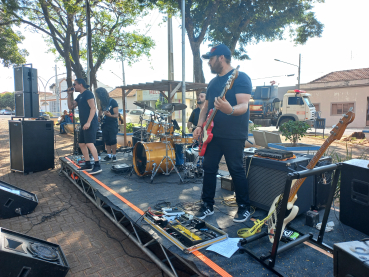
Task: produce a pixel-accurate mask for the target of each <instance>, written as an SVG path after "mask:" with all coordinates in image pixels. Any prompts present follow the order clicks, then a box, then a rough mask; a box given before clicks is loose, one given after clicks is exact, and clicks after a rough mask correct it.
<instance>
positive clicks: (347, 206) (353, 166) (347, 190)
mask: <svg viewBox="0 0 369 277" xmlns="http://www.w3.org/2000/svg"><path fill="white" fill-rule="evenodd" d="M368 164H369V161H368V160H359V159H353V160H349V161H346V162H344V163H342V169H341V190H340V220H341V222H342V223H343V224H346V225H348V226H350V227H352V228H354V229H356V230H358V231H360V232H363V233H364V234H367V235H369V224H368V222H369V168H368Z"/></svg>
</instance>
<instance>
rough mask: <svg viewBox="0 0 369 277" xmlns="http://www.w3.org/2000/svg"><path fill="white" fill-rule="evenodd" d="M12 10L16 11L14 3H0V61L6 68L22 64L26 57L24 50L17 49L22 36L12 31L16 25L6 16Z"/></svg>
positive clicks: (22, 38) (26, 53)
mask: <svg viewBox="0 0 369 277" xmlns="http://www.w3.org/2000/svg"><path fill="white" fill-rule="evenodd" d="M14 9H16V5H15V3H14V2H11V3H6V2H5V3H4V2H3V1H2V2H0V61H1V63H2V64H3V65H4V66H6V67H9V66H11V65H21V64H24V63H25V62H26V59H25V57H26V56H28V52H27V51H26V50H25V49H19V48H18V44H20V43H21V42H22V41H23V40H24V36H22V35H21V34H20V33H19V32H14V31H13V29H12V27H13V26H14V25H18V24H17V22H13V21H12V20H10V18H9V16H7V14H6V13H7V11H13V10H14ZM3 11H4V12H3Z"/></svg>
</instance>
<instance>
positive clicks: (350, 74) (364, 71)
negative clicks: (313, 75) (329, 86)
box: [309, 68, 369, 84]
mask: <svg viewBox="0 0 369 277" xmlns="http://www.w3.org/2000/svg"><path fill="white" fill-rule="evenodd" d="M362 79H369V68H360V69H351V70H343V71H334V72H331V73H328V74H327V75H324V76H322V77H320V78H318V79H315V80H314V81H311V82H309V84H312V83H327V82H339V81H352V80H362Z"/></svg>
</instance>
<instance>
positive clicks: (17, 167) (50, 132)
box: [9, 120, 54, 174]
mask: <svg viewBox="0 0 369 277" xmlns="http://www.w3.org/2000/svg"><path fill="white" fill-rule="evenodd" d="M9 141H10V169H11V170H12V171H19V172H24V173H26V174H27V173H30V172H36V171H42V170H47V169H49V168H54V122H53V121H51V120H19V121H18V120H9Z"/></svg>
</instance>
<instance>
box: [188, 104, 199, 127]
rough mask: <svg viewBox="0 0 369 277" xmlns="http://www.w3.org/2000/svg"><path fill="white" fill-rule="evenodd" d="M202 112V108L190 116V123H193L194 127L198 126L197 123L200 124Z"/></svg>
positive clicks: (195, 110)
mask: <svg viewBox="0 0 369 277" xmlns="http://www.w3.org/2000/svg"><path fill="white" fill-rule="evenodd" d="M200 111H201V110H200V108H196V109H194V110H193V111H192V113H191V115H190V118H189V119H188V122H191V123H192V124H193V125H194V126H197V123H198V122H199V116H200Z"/></svg>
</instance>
